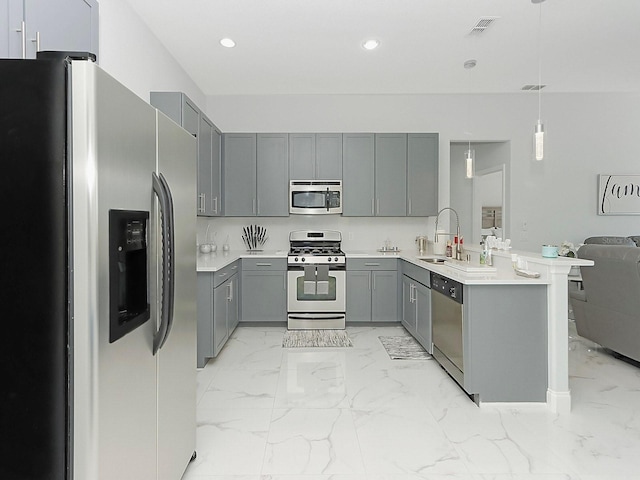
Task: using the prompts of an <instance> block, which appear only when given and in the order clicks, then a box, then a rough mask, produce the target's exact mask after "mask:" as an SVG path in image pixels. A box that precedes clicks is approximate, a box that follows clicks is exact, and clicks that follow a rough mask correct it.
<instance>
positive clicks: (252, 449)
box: [184, 324, 640, 480]
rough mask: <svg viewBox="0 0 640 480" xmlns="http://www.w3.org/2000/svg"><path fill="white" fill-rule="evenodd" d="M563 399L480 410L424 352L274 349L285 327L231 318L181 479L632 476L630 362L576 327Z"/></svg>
mask: <svg viewBox="0 0 640 480" xmlns="http://www.w3.org/2000/svg"><path fill="white" fill-rule="evenodd" d="M570 328H571V337H570V339H569V345H568V347H569V351H570V382H571V383H570V385H571V391H572V396H573V409H572V412H571V413H570V414H568V415H556V414H553V413H551V412H549V411H548V410H547V409H546V407H540V406H518V407H514V406H510V407H500V408H495V407H485V406H483V407H482V408H478V407H477V406H476V405H475V404H473V403H472V402H471V401H470V400H469V398H468V397H467V396H466V395H465V394H464V393H463V392H462V390H460V388H459V387H458V386H457V385H456V384H455V383H454V382H453V380H451V379H450V378H449V377H448V376H447V375H446V374H445V373H444V371H443V370H442V369H441V368H440V367H439V366H438V364H437V363H436V362H435V361H434V360H415V361H409V360H390V359H389V357H388V355H387V354H386V352H385V351H384V349H383V347H382V345H381V344H380V342H379V340H378V336H380V335H407V333H406V331H405V330H404V329H403V328H402V327H400V326H398V327H395V326H391V327H348V332H349V335H350V337H351V339H352V340H353V343H354V347H353V348H314V349H301V348H296V349H283V348H282V347H281V343H282V336H283V334H284V331H285V329H284V327H282V328H279V327H239V328H237V329H236V331H235V332H234V334H233V336H232V338H231V339H230V340H229V341H228V343H227V345H226V346H225V348H224V349H223V351H222V352H221V353H220V355H219V356H218V358H216V359H215V360H210V361H209V363H208V364H207V365H206V367H205V368H204V369H202V370H200V371H199V373H198V427H197V453H198V457H197V459H196V460H195V461H194V462H192V463H191V465H190V466H189V467H188V469H187V472H186V473H185V476H184V480H222V479H225V480H294V479H297V480H425V479H428V480H444V479H449V480H467V479H468V480H608V479H612V480H613V479H615V480H640V368H637V367H634V366H632V365H629V364H626V363H624V362H622V361H621V360H618V359H615V358H613V357H612V356H610V355H609V354H607V353H606V352H604V351H603V350H602V349H599V348H596V346H595V345H594V344H593V343H591V342H589V341H587V340H585V339H582V338H580V337H578V336H577V334H576V333H575V329H574V328H573V325H572V324H571V326H570Z"/></svg>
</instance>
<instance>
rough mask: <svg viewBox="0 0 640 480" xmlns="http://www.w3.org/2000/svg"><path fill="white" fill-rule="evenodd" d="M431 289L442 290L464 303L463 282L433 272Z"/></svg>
mask: <svg viewBox="0 0 640 480" xmlns="http://www.w3.org/2000/svg"><path fill="white" fill-rule="evenodd" d="M431 290H432V291H434V290H435V291H437V292H440V293H441V294H443V295H445V296H447V297H449V298H451V299H452V300H455V301H456V302H458V303H462V284H461V283H460V282H456V281H455V280H451V279H450V278H447V277H443V276H442V275H440V274H437V273H435V272H431Z"/></svg>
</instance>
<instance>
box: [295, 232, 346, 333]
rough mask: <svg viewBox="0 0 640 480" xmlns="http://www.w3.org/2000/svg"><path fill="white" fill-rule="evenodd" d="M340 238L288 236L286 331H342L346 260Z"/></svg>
mask: <svg viewBox="0 0 640 480" xmlns="http://www.w3.org/2000/svg"><path fill="white" fill-rule="evenodd" d="M341 242H342V234H341V233H340V232H337V231H334V230H311V231H308V230H298V231H294V232H291V233H290V234H289V245H290V250H289V255H288V256H287V270H288V291H287V307H288V312H289V314H288V328H289V329H290V330H304V329H343V328H344V327H345V310H346V265H347V262H346V257H345V255H344V252H343V251H342V250H341V248H340V244H341Z"/></svg>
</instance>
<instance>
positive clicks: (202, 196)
mask: <svg viewBox="0 0 640 480" xmlns="http://www.w3.org/2000/svg"><path fill="white" fill-rule="evenodd" d="M198 200H200V205H199V206H198V211H199V212H201V213H204V210H205V203H204V202H205V195H204V193H201V194H199V195H198Z"/></svg>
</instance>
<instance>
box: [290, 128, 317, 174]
mask: <svg viewBox="0 0 640 480" xmlns="http://www.w3.org/2000/svg"><path fill="white" fill-rule="evenodd" d="M315 155H316V136H315V135H314V134H313V133H290V134H289V178H290V179H291V180H313V179H314V178H315Z"/></svg>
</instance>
